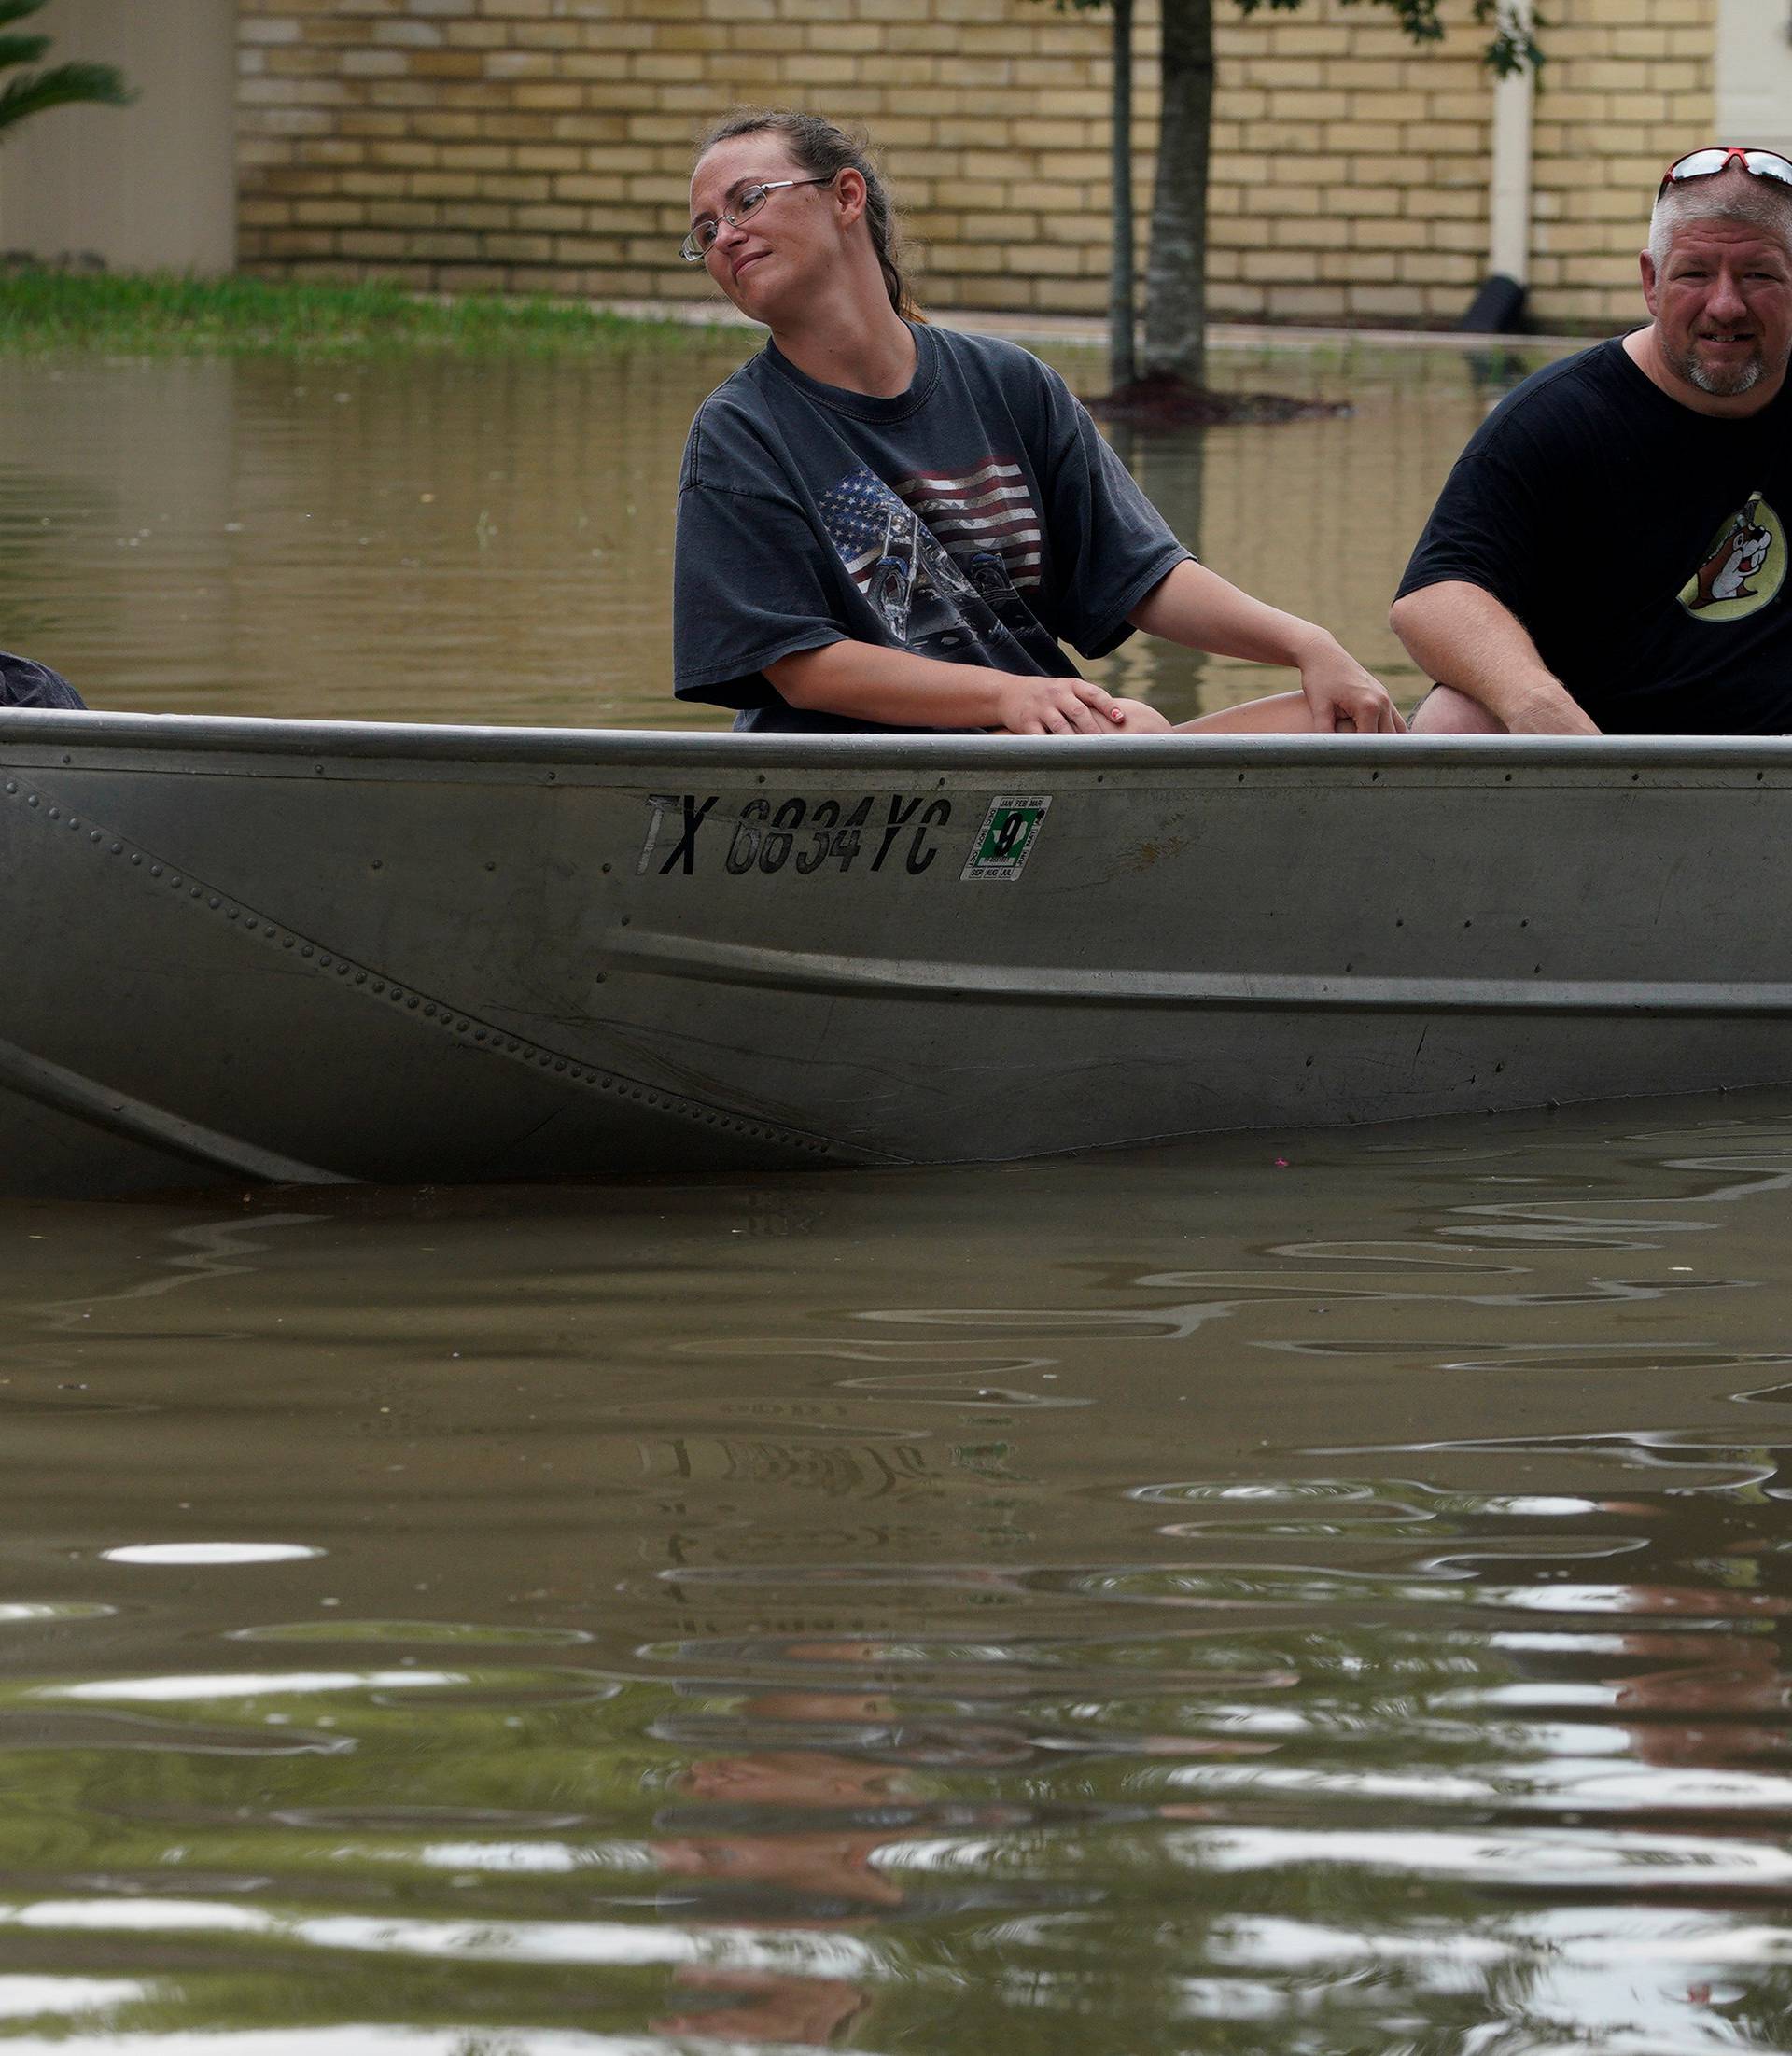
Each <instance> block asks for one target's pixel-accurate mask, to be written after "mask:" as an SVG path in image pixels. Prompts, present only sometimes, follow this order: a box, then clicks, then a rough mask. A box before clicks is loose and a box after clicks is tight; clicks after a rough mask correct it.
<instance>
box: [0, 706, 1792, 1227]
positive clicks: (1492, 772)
mask: <svg viewBox="0 0 1792 2056" xmlns="http://www.w3.org/2000/svg"><path fill="white" fill-rule="evenodd" d="M1776 824H1777V825H1776ZM1788 827H1792V748H1787V747H1786V746H1785V745H1784V744H1781V743H1779V742H1739V741H1729V740H1722V741H1705V740H1700V741H1678V740H1669V741H1646V742H1645V741H1638V742H1619V741H1615V740H1604V739H1589V740H1582V739H1574V740H1568V741H1551V742H1547V743H1546V742H1541V741H1537V740H1534V739H1528V738H1505V737H1502V738H1494V739H1491V740H1487V741H1480V740H1477V741H1473V742H1467V741H1462V740H1456V739H1450V740H1444V739H1427V738H1380V737H1368V736H1363V737H1355V736H1342V737H1331V736H1328V737H1319V738H1307V739H1298V740H1295V739H1290V738H1281V737H1249V738H1239V739H1236V740H1225V741H1220V740H1213V741H1207V740H1201V739H1197V738H1193V737H1181V736H1167V737H1161V738H1141V739H1138V740H1132V741H1126V740H1120V739H1115V740H1113V741H1094V740H1091V741H1081V740H1079V741H1073V742H1066V741H1058V740H1050V741H1046V740H1042V741H1038V742H1029V741H1022V740H1018V739H1012V738H983V737H969V738H957V737H953V738H942V737H919V736H901V737H894V736H892V737H851V738H846V737H809V736H805V737H765V738H760V737H752V736H744V735H743V736H734V735H721V736H714V735H679V734H650V733H641V732H609V733H589V732H582V731H555V730H519V729H465V728H449V727H441V728H434V727H413V726H404V727H399V726H385V725H379V724H371V723H370V724H339V723H310V722H277V721H257V720H209V719H203V718H194V717H158V718H151V717H138V716H124V715H72V716H71V715H51V714H36V713H7V714H0V876H4V879H5V892H4V896H3V901H0V967H4V969H0V1192H5V1193H8V1194H15V1195H29V1194H59V1193H60V1194H102V1193H119V1192H128V1191H133V1190H144V1189H149V1188H157V1187H165V1186H170V1185H179V1184H192V1183H195V1182H215V1181H219V1180H223V1181H236V1182H241V1181H244V1180H259V1179H270V1178H272V1179H291V1180H298V1181H305V1180H315V1181H334V1180H379V1181H399V1182H419V1181H423V1182H439V1181H449V1180H453V1181H462V1180H472V1179H492V1178H502V1179H517V1178H538V1177H558V1176H578V1177H591V1176H598V1175H606V1174H611V1173H618V1172H626V1173H639V1172H651V1171H667V1170H679V1171H684V1170H729V1171H738V1170H742V1169H754V1168H766V1169H786V1168H804V1167H819V1166H826V1165H829V1164H857V1165H895V1164H904V1163H934V1162H949V1161H964V1160H980V1159H990V1158H999V1157H1008V1156H1023V1155H1030V1154H1043V1153H1048V1152H1056V1151H1064V1150H1074V1149H1081V1148H1087V1147H1093V1146H1099V1145H1105V1144H1113V1143H1119V1142H1126V1141H1132V1140H1145V1139H1150V1138H1156V1137H1165V1136H1174V1135H1187V1134H1197V1133H1201V1132H1204V1131H1211V1130H1217V1129H1225V1128H1237V1127H1243V1126H1270V1127H1293V1126H1316V1125H1323V1124H1331V1123H1340V1122H1351V1121H1385V1120H1393V1119H1398V1118H1403V1117H1408V1116H1415V1115H1429V1114H1438V1113H1447V1112H1467V1111H1473V1110H1482V1109H1492V1108H1513V1107H1525V1106H1535V1105H1540V1104H1545V1103H1547V1102H1549V1101H1566V1100H1571V1099H1590V1098H1610V1097H1618V1096H1624V1095H1632V1094H1644V1093H1666V1092H1687V1091H1703V1090H1711V1089H1715V1088H1719V1087H1726V1086H1738V1085H1745V1084H1768V1083H1785V1082H1787V1081H1792V943H1788V939H1787V923H1786V920H1785V902H1786V900H1787V895H1788V889H1789V888H1792V859H1788V858H1787V856H1786V854H1785V852H1786V851H1787V849H1788V848H1789V847H1792V837H1788V835H1787V833H1786V832H1785V831H1786V829H1787V828H1788Z"/></svg>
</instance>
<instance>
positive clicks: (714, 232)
mask: <svg viewBox="0 0 1792 2056" xmlns="http://www.w3.org/2000/svg"><path fill="white" fill-rule="evenodd" d="M1787 168H1788V170H1792V166H1788V167H1787ZM834 176H835V175H834V174H833V172H830V173H829V174H828V175H827V176H826V177H825V178H768V179H766V180H765V181H764V182H763V184H761V185H758V186H743V187H742V188H741V189H740V190H739V192H737V193H736V194H735V203H734V205H733V206H732V207H724V208H723V209H722V212H721V218H720V219H717V218H716V217H713V216H710V215H705V217H703V219H702V220H701V221H698V222H695V223H693V225H692V230H691V233H690V234H689V235H688V236H686V237H685V239H684V241H683V242H682V243H680V244H679V256H680V257H681V258H683V259H684V261H685V262H686V263H687V264H701V263H702V262H703V260H704V259H705V258H706V257H707V256H708V255H709V252H710V249H711V247H712V246H713V245H714V243H715V240H716V238H717V237H718V236H719V235H720V234H721V224H722V222H723V221H725V222H727V223H728V224H729V225H730V227H732V228H735V229H738V228H739V227H740V225H741V224H742V223H743V222H744V221H749V220H751V219H752V217H753V216H754V215H756V214H757V213H758V212H759V210H760V209H761V208H762V207H763V205H764V204H765V203H766V202H767V201H768V200H769V199H770V198H771V197H772V195H773V194H774V193H776V192H782V191H783V189H784V188H785V187H786V186H832V185H833V181H834Z"/></svg>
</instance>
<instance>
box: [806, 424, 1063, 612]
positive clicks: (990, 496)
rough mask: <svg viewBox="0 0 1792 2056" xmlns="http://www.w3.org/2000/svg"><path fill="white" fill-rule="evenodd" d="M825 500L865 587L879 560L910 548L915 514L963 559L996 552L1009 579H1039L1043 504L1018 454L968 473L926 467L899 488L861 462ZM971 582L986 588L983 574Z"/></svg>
mask: <svg viewBox="0 0 1792 2056" xmlns="http://www.w3.org/2000/svg"><path fill="white" fill-rule="evenodd" d="M819 504H820V511H821V517H822V519H823V520H824V521H825V522H826V523H827V526H828V534H829V536H830V538H832V540H833V546H834V548H835V549H836V550H838V551H839V552H840V558H841V562H842V563H843V564H844V565H845V566H846V567H847V574H848V576H849V577H850V578H851V579H852V581H853V583H854V584H855V585H857V586H858V587H859V589H860V590H861V592H863V591H865V590H866V589H867V588H868V586H869V585H870V583H871V580H872V575H873V573H874V572H875V570H876V568H877V566H878V565H879V564H880V563H883V562H887V561H889V559H891V558H893V557H896V556H898V555H902V556H907V555H909V554H910V553H911V552H912V551H913V549H914V546H915V536H914V524H915V520H916V519H917V518H918V520H919V522H920V523H921V524H923V525H924V526H925V527H926V529H927V530H928V531H929V532H930V533H931V537H932V538H934V539H935V540H937V541H938V542H939V543H941V544H943V545H944V546H945V551H946V552H947V553H948V554H949V555H950V556H951V557H954V558H956V559H958V560H959V564H960V565H961V566H963V565H974V564H977V563H979V561H981V562H983V563H986V564H987V562H988V560H990V559H991V558H993V559H995V560H996V561H997V562H998V563H999V564H1000V566H1001V570H1002V572H1003V573H1004V574H1005V578H1004V580H1003V582H1005V583H1006V584H1008V585H1012V586H1014V587H1015V588H1022V587H1026V586H1036V585H1038V583H1039V580H1040V545H1041V534H1042V531H1041V524H1040V518H1039V511H1038V509H1037V508H1036V507H1035V506H1034V505H1033V500H1032V495H1031V494H1030V493H1029V490H1028V487H1027V481H1026V477H1025V475H1024V473H1023V472H1022V470H1021V468H1020V466H1019V465H1018V464H1016V463H1014V462H1013V461H1012V460H1009V459H1004V458H1001V457H990V458H987V460H986V461H985V462H984V463H982V464H980V465H978V466H976V467H975V468H974V469H972V470H970V471H968V472H965V473H964V474H963V475H962V476H958V477H953V476H948V475H945V474H933V473H927V474H922V475H919V476H917V477H915V478H909V479H903V481H902V482H901V483H899V484H898V485H896V486H895V487H894V488H893V489H892V488H891V487H889V486H888V485H886V484H885V483H884V482H883V480H882V479H880V478H878V477H877V476H876V475H875V473H874V472H872V471H870V470H868V469H864V468H863V467H861V469H858V470H857V471H853V472H851V473H849V474H848V475H847V477H846V478H844V479H842V480H841V481H840V482H839V483H838V484H837V485H834V486H833V487H832V488H831V489H830V490H829V491H827V492H825V493H823V494H822V495H821V497H820V502H819ZM926 553H927V554H928V555H931V554H932V552H926ZM967 582H970V583H972V587H973V591H975V590H981V589H984V580H970V581H967Z"/></svg>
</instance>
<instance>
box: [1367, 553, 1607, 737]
mask: <svg viewBox="0 0 1792 2056" xmlns="http://www.w3.org/2000/svg"><path fill="white" fill-rule="evenodd" d="M1389 620H1390V621H1391V622H1392V623H1393V632H1394V634H1395V635H1396V636H1399V638H1400V640H1401V641H1402V642H1403V643H1405V645H1406V646H1407V653H1408V654H1409V655H1410V656H1411V658H1412V661H1413V662H1414V663H1415V664H1417V665H1418V666H1419V668H1420V669H1421V671H1422V672H1424V674H1425V676H1426V677H1427V678H1435V679H1436V681H1437V682H1438V684H1439V685H1451V686H1454V687H1455V688H1456V690H1457V692H1463V693H1466V694H1467V696H1468V697H1469V698H1470V699H1472V700H1475V701H1477V702H1478V703H1479V704H1480V705H1481V706H1484V707H1486V709H1487V710H1488V712H1489V713H1490V714H1491V715H1492V716H1493V717H1494V719H1495V720H1501V721H1504V722H1505V725H1506V727H1507V728H1508V729H1509V730H1510V731H1511V733H1512V734H1515V735H1597V734H1599V729H1598V728H1597V726H1596V725H1595V724H1594V723H1593V722H1592V721H1590V720H1589V719H1588V718H1587V716H1586V715H1585V714H1584V713H1583V712H1582V711H1581V709H1580V707H1579V706H1576V705H1575V700H1574V697H1573V695H1572V694H1571V693H1570V692H1569V691H1568V688H1567V687H1566V686H1565V685H1563V684H1562V682H1561V679H1560V678H1557V677H1556V675H1555V674H1554V672H1552V671H1551V670H1550V669H1549V667H1548V666H1547V664H1545V663H1544V661H1543V659H1542V657H1541V656H1539V655H1538V653H1537V646H1536V644H1535V643H1533V641H1532V640H1531V637H1530V635H1529V634H1528V633H1527V631H1526V629H1525V627H1524V624H1523V623H1522V622H1520V621H1519V618H1518V616H1517V615H1515V614H1514V613H1512V612H1511V611H1510V610H1509V609H1508V608H1505V607H1503V606H1502V605H1501V604H1500V602H1499V601H1498V600H1496V599H1495V598H1494V597H1493V595H1492V594H1491V593H1489V592H1487V591H1486V590H1484V589H1483V588H1482V587H1481V586H1478V585H1470V584H1468V583H1466V582H1465V581H1464V580H1459V579H1446V580H1443V581H1441V582H1440V583H1439V584H1436V585H1422V586H1421V587H1420V588H1419V589H1418V591H1417V592H1413V593H1407V594H1405V595H1404V597H1402V598H1400V599H1397V600H1395V601H1394V603H1393V612H1392V613H1391V614H1390V616H1389Z"/></svg>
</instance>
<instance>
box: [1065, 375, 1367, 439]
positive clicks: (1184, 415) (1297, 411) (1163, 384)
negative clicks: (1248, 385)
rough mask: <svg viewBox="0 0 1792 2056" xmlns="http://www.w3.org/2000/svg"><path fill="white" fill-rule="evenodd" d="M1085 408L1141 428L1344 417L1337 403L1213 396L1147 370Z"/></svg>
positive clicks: (1282, 396)
mask: <svg viewBox="0 0 1792 2056" xmlns="http://www.w3.org/2000/svg"><path fill="white" fill-rule="evenodd" d="M1084 405H1085V407H1087V409H1088V410H1089V412H1090V413H1092V414H1094V415H1096V416H1097V417H1098V418H1099V419H1100V420H1102V421H1129V422H1132V423H1134V424H1135V425H1136V426H1137V427H1141V428H1216V427H1222V426H1224V425H1225V423H1227V422H1238V421H1323V420H1327V419H1329V418H1331V417H1332V416H1333V415H1337V414H1348V413H1350V412H1351V409H1350V407H1349V404H1348V403H1347V402H1346V401H1344V400H1341V399H1296V398H1295V395H1294V394H1292V393H1218V392H1215V391H1214V390H1213V388H1212V387H1211V385H1190V384H1189V382H1188V380H1187V379H1185V378H1183V376H1182V374H1181V373H1180V372H1178V371H1147V372H1146V373H1145V374H1144V376H1143V377H1142V378H1134V379H1128V380H1127V383H1126V385H1116V386H1115V387H1114V389H1113V392H1111V393H1102V394H1100V395H1099V396H1098V397H1097V398H1096V399H1085V401H1084Z"/></svg>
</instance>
